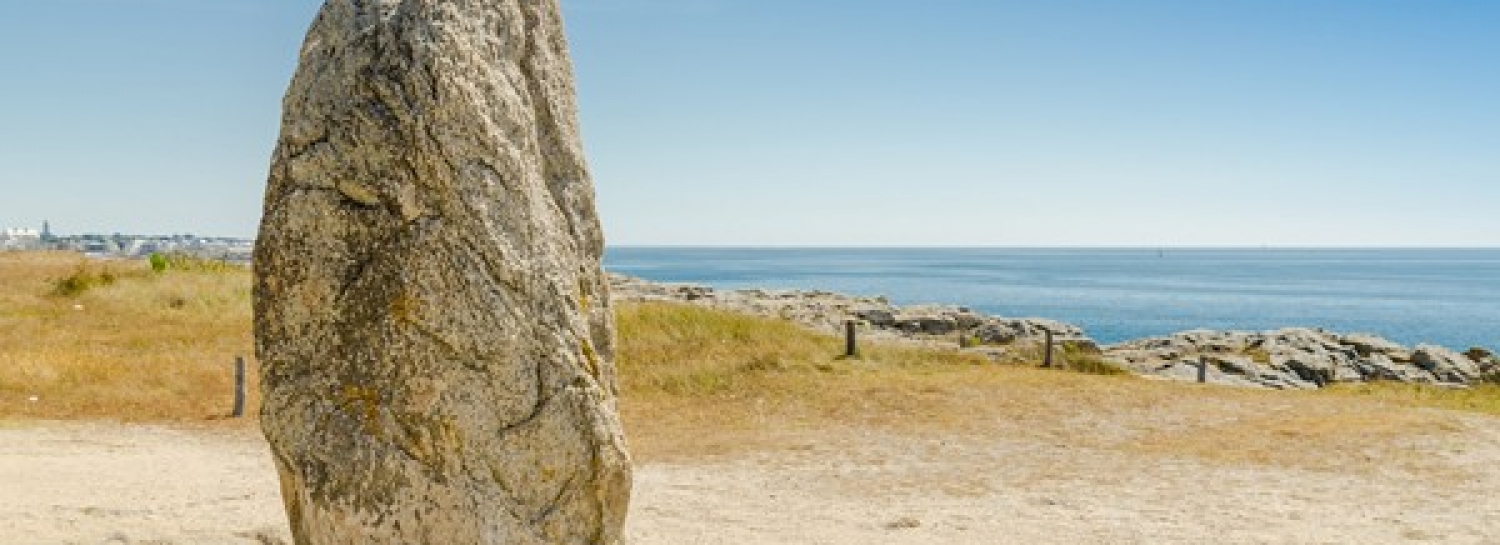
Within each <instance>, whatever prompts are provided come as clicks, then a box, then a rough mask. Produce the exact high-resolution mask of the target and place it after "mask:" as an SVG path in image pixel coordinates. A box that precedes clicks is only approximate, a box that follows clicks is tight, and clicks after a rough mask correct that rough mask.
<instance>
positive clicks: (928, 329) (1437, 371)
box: [609, 273, 1500, 389]
mask: <svg viewBox="0 0 1500 545" xmlns="http://www.w3.org/2000/svg"><path fill="white" fill-rule="evenodd" d="M609 282H610V288H611V292H612V297H613V298H614V300H616V301H621V302H653V301H655V302H673V303H685V304H692V305H699V306H705V307H711V308H716V309H721V310H727V311H732V312H739V313H744V314H751V315H756V316H766V317H774V318H781V319H786V320H790V321H792V322H795V323H798V324H802V325H803V326H806V327H809V328H812V329H814V330H817V331H822V332H826V333H835V334H837V333H840V332H841V331H842V328H843V327H844V325H843V324H844V323H845V322H846V321H848V320H857V321H858V323H859V324H860V326H861V330H862V333H861V335H862V336H863V337H864V338H869V339H873V340H879V341H888V342H890V341H895V342H920V343H924V344H928V345H942V346H951V347H962V349H963V350H968V351H974V352H978V353H983V354H985V355H988V356H990V357H992V358H993V359H996V360H1005V361H1015V360H1017V359H1018V358H1021V357H1027V356H1030V357H1034V355H1035V353H1036V350H1037V347H1038V345H1039V344H1040V343H1042V342H1043V339H1044V338H1045V335H1046V332H1048V331H1050V332H1052V334H1053V337H1054V340H1056V341H1057V342H1058V344H1059V345H1060V346H1062V347H1064V350H1066V351H1067V352H1070V353H1074V354H1085V355H1090V356H1095V357H1098V358H1100V359H1102V360H1104V361H1105V362H1108V363H1111V364H1114V365H1116V366H1118V367H1120V368H1122V369H1125V370H1127V371H1130V372H1132V373H1135V374H1137V375H1142V376H1146V377H1150V378H1160V379H1166V380H1180V381H1196V380H1197V378H1198V372H1199V366H1200V364H1206V365H1207V366H1208V372H1207V381H1208V382H1209V383H1212V384H1220V385H1230V386H1244V387H1255V388H1273V389H1312V388H1321V387H1325V386H1329V385H1333V384H1337V383H1352V382H1373V381H1382V380H1384V381H1396V382H1406V383H1422V384H1434V385H1440V386H1451V387H1466V386H1469V385H1472V384H1475V383H1478V382H1481V381H1487V380H1488V381H1493V380H1497V379H1500V358H1497V357H1496V356H1495V354H1493V353H1492V352H1490V351H1489V350H1486V349H1483V348H1472V349H1469V350H1468V351H1465V352H1457V351H1454V350H1451V349H1448V348H1444V347H1441V346H1435V345H1429V344H1421V345H1417V346H1416V347H1413V348H1409V347H1406V346H1403V345H1400V344H1398V343H1396V342H1393V341H1390V340H1387V339H1384V338H1381V337H1378V336H1375V335H1371V334H1367V333H1348V334H1341V333H1334V332H1329V331H1324V330H1321V329H1307V328H1289V329H1282V330H1277V331H1269V332H1245V331H1207V330H1194V331H1184V332H1181V333H1175V334H1172V335H1168V336H1165V337H1152V338H1147V339H1138V340H1132V341H1126V342H1123V343H1119V344H1115V345H1110V346H1103V347H1101V346H1100V345H1099V344H1098V343H1097V342H1095V341H1094V340H1093V339H1091V338H1089V337H1088V335H1087V334H1086V332H1085V331H1084V330H1083V328H1081V327H1078V326H1076V325H1073V324H1069V323H1065V322H1060V321H1057V320H1049V319H1043V318H1007V317H1002V316H991V315H986V314H982V313H978V312H974V311H973V310H972V309H970V308H968V307H963V306H956V305H913V306H906V307H901V306H897V305H894V304H892V303H891V302H890V301H889V300H887V299H886V298H884V297H860V296H853V295H845V294H840V293H834V292H829V291H821V290H766V289H740V290H717V289H714V288H711V287H707V286H702V285H697V284H681V283H661V282H652V281H649V280H644V279H641V278H635V277H631V276H626V275H621V274H614V273H611V274H610V275H609ZM960 339H961V340H960Z"/></svg>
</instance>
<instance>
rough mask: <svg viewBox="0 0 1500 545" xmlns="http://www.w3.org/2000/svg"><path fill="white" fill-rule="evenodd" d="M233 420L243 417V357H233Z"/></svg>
mask: <svg viewBox="0 0 1500 545" xmlns="http://www.w3.org/2000/svg"><path fill="white" fill-rule="evenodd" d="M230 415H232V416H234V417H235V418H241V417H244V416H245V357H244V356H235V357H234V412H232V413H230Z"/></svg>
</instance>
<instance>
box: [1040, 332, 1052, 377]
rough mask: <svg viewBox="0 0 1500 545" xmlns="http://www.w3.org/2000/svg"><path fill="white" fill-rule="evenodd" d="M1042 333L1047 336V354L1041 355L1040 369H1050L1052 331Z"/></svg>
mask: <svg viewBox="0 0 1500 545" xmlns="http://www.w3.org/2000/svg"><path fill="white" fill-rule="evenodd" d="M1042 333H1044V334H1046V336H1047V352H1046V353H1045V354H1043V355H1042V367H1046V368H1048V369H1051V368H1052V330H1050V329H1043V330H1042Z"/></svg>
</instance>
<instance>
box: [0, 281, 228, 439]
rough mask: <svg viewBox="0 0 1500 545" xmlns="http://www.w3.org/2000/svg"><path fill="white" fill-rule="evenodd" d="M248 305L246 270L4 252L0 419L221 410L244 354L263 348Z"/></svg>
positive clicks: (191, 416)
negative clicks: (164, 267) (162, 267)
mask: <svg viewBox="0 0 1500 545" xmlns="http://www.w3.org/2000/svg"><path fill="white" fill-rule="evenodd" d="M105 279H108V280H105ZM62 286H66V287H62ZM249 303H250V274H249V272H248V271H247V270H244V269H233V270H224V271H217V272H194V271H173V272H168V273H165V274H155V273H152V272H151V271H150V267H149V266H148V265H147V264H146V263H145V262H144V261H97V260H85V259H84V258H82V257H80V256H77V255H74V254H66V253H0V417H32V418H91V419H92V418H106V419H122V420H131V421H140V420H179V421H180V420H203V419H209V418H214V417H218V416H222V415H224V414H225V413H227V412H228V410H229V408H230V400H231V399H232V398H231V396H232V390H233V374H232V372H233V365H232V363H233V361H234V360H233V358H234V357H235V355H238V354H245V355H247V356H248V355H249V354H250V353H251V351H252V350H251V346H252V345H251V337H250V328H249V324H250V305H249ZM252 363H253V362H252ZM252 372H253V370H252ZM33 397H34V398H35V399H36V401H31V399H32V398H33Z"/></svg>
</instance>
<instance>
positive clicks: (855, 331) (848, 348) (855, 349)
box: [844, 320, 859, 358]
mask: <svg viewBox="0 0 1500 545" xmlns="http://www.w3.org/2000/svg"><path fill="white" fill-rule="evenodd" d="M844 357H846V358H857V357H859V327H858V323H856V322H855V321H854V320H844Z"/></svg>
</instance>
